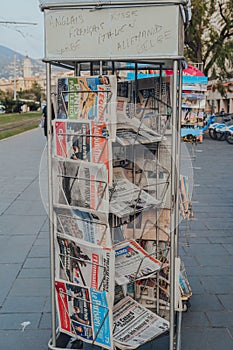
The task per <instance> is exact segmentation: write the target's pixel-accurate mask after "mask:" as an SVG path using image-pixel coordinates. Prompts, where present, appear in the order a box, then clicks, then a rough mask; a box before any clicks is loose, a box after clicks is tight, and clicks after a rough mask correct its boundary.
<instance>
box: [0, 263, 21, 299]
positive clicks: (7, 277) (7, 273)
mask: <svg viewBox="0 0 233 350" xmlns="http://www.w3.org/2000/svg"><path fill="white" fill-rule="evenodd" d="M20 269H21V264H0V283H1V287H0V306H1V305H2V304H3V302H4V300H5V298H6V296H7V295H8V293H9V290H10V289H11V286H12V285H13V283H14V281H15V279H16V277H17V275H18V273H19V271H20Z"/></svg>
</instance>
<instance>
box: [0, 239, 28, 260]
mask: <svg viewBox="0 0 233 350" xmlns="http://www.w3.org/2000/svg"><path fill="white" fill-rule="evenodd" d="M34 240H35V237H34V236H28V235H27V236H26V235H14V236H7V235H4V236H0V263H23V262H24V260H25V258H26V256H27V254H28V251H29V250H30V249H31V246H32V244H33V241H34Z"/></svg>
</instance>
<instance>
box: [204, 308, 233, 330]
mask: <svg viewBox="0 0 233 350" xmlns="http://www.w3.org/2000/svg"><path fill="white" fill-rule="evenodd" d="M206 315H207V317H208V319H209V321H210V324H211V326H212V327H233V311H226V310H225V311H222V312H219V311H218V312H216V311H208V312H206Z"/></svg>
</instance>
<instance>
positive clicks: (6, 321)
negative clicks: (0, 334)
mask: <svg viewBox="0 0 233 350" xmlns="http://www.w3.org/2000/svg"><path fill="white" fill-rule="evenodd" d="M40 318H41V312H38V313H9V314H4V313H1V314H0V329H1V330H7V329H11V330H13V329H15V330H17V329H22V326H21V323H22V322H27V321H28V322H30V324H29V325H28V326H27V327H28V328H30V329H36V328H38V326H39V322H40Z"/></svg>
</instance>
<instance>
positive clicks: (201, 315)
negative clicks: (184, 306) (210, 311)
mask: <svg viewBox="0 0 233 350" xmlns="http://www.w3.org/2000/svg"><path fill="white" fill-rule="evenodd" d="M182 324H183V325H184V326H185V327H209V325H210V323H209V320H208V318H207V317H206V313H205V312H199V311H192V310H191V309H189V310H188V311H187V312H184V313H183V317H182Z"/></svg>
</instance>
